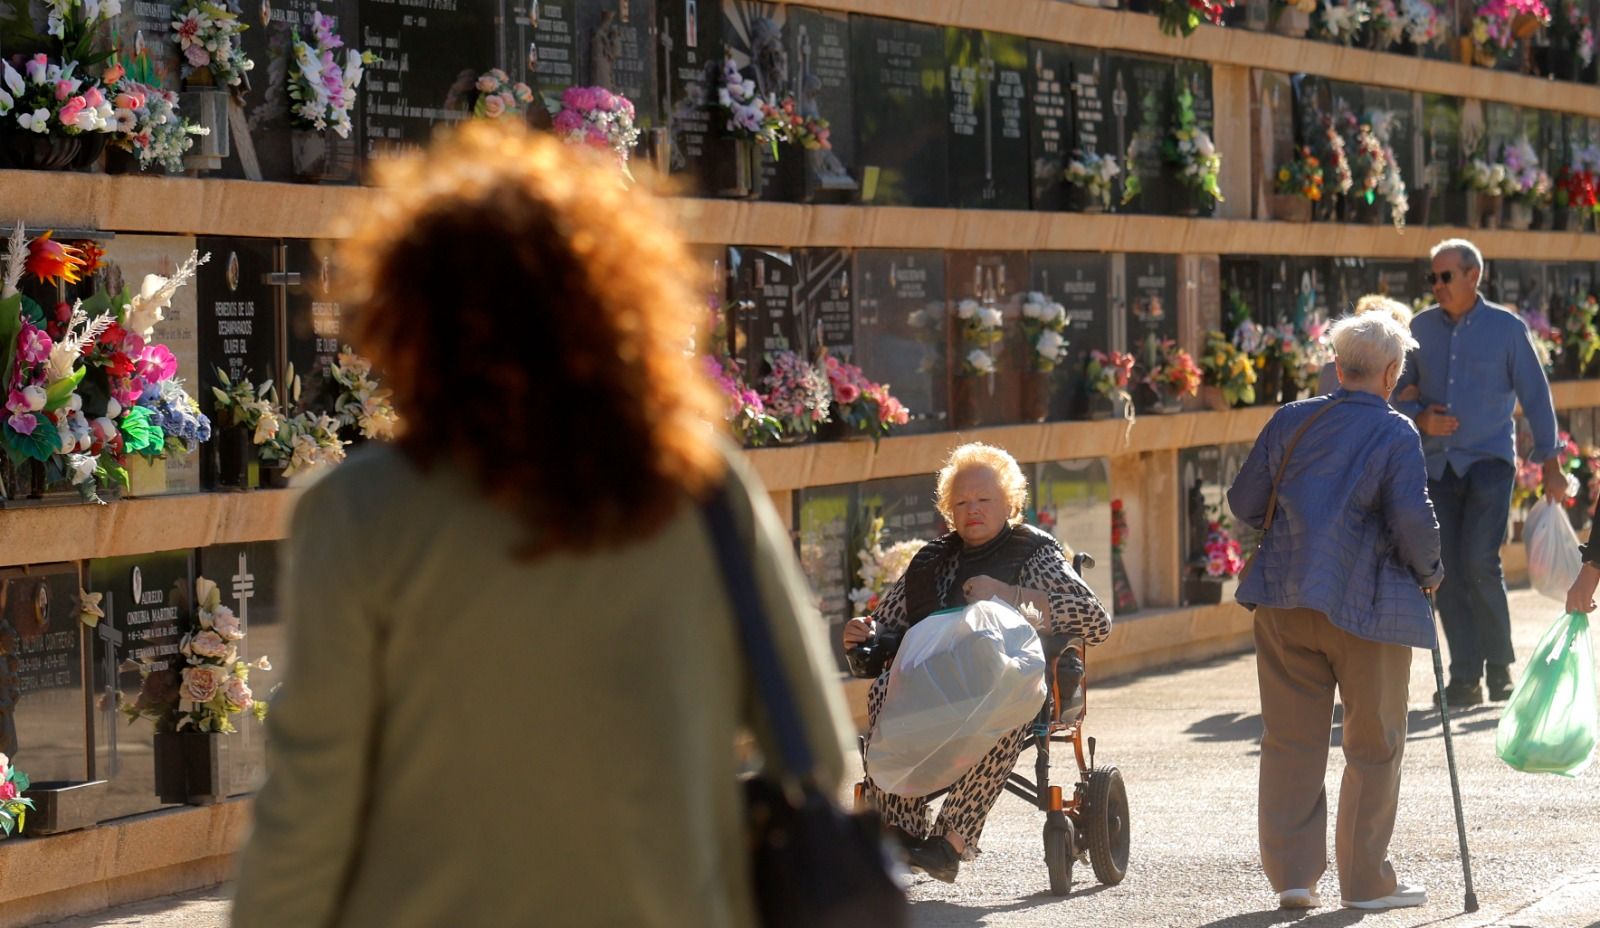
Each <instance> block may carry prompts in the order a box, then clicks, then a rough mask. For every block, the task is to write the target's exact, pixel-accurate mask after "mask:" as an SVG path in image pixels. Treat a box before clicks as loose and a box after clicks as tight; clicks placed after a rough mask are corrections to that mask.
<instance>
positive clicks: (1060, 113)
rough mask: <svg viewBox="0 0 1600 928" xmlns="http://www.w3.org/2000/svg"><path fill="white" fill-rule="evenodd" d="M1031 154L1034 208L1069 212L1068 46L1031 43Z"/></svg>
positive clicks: (1070, 129)
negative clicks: (1067, 174)
mask: <svg viewBox="0 0 1600 928" xmlns="http://www.w3.org/2000/svg"><path fill="white" fill-rule="evenodd" d="M1028 114H1029V118H1028V154H1029V161H1030V163H1031V164H1032V176H1033V208H1034V209H1041V210H1060V209H1066V208H1067V192H1068V190H1067V182H1066V178H1065V176H1064V172H1065V170H1066V166H1067V159H1068V158H1069V157H1071V155H1072V150H1073V143H1072V58H1071V56H1070V53H1069V51H1068V49H1067V47H1066V46H1065V45H1057V44H1055V43H1054V42H1041V41H1039V40H1037V39H1035V40H1032V41H1030V42H1029V43H1028Z"/></svg>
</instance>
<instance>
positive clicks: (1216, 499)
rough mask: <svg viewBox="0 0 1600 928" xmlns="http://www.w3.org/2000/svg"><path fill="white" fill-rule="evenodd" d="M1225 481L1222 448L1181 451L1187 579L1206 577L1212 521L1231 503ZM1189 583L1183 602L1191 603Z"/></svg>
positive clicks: (1180, 495) (1181, 512) (1180, 490)
mask: <svg viewBox="0 0 1600 928" xmlns="http://www.w3.org/2000/svg"><path fill="white" fill-rule="evenodd" d="M1226 492H1227V487H1226V486H1225V485H1224V484H1223V482H1222V448H1221V447H1220V446H1218V445H1204V446H1201V447H1199V448H1184V449H1182V450H1180V451H1179V452H1178V498H1179V501H1180V507H1179V510H1178V515H1179V518H1178V524H1179V531H1180V533H1181V536H1182V538H1183V548H1182V550H1183V579H1184V580H1191V579H1199V578H1203V577H1205V570H1206V537H1207V533H1208V529H1207V527H1208V525H1209V523H1210V521H1211V520H1212V519H1214V518H1216V516H1217V515H1218V514H1219V513H1220V512H1221V511H1222V507H1224V506H1226V505H1227V503H1226V501H1225V500H1224V499H1223V497H1224V495H1225V494H1226ZM1188 592H1189V588H1188V584H1184V595H1183V596H1182V601H1181V603H1180V605H1184V606H1187V605H1190V599H1189V596H1188Z"/></svg>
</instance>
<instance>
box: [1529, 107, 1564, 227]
mask: <svg viewBox="0 0 1600 928" xmlns="http://www.w3.org/2000/svg"><path fill="white" fill-rule="evenodd" d="M1538 112H1539V134H1538V136H1537V137H1535V138H1534V139H1532V140H1531V141H1532V142H1533V144H1534V147H1535V148H1536V149H1538V152H1539V166H1540V167H1541V168H1543V169H1544V171H1545V173H1547V174H1549V175H1550V179H1551V181H1552V182H1553V181H1554V180H1555V179H1556V177H1557V176H1558V175H1559V174H1560V172H1561V169H1562V168H1563V167H1565V166H1566V164H1567V160H1568V158H1567V153H1566V148H1567V144H1566V140H1567V121H1566V120H1567V117H1566V115H1565V114H1564V113H1556V112H1551V111H1550V110H1539V111H1538ZM1546 228H1548V226H1546Z"/></svg>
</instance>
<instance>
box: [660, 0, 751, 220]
mask: <svg viewBox="0 0 1600 928" xmlns="http://www.w3.org/2000/svg"><path fill="white" fill-rule="evenodd" d="M656 22H657V27H656V28H657V41H658V42H659V43H660V45H661V48H660V51H659V52H658V53H657V60H658V62H659V63H660V65H661V76H660V79H659V80H657V82H656V91H657V93H658V95H659V97H660V102H659V104H658V106H659V108H660V109H661V110H662V111H663V112H664V113H665V114H666V115H665V121H666V128H667V145H668V153H667V155H666V158H665V160H666V162H667V169H668V171H669V172H670V173H671V175H672V177H673V178H674V179H675V180H677V181H678V182H680V183H681V184H683V185H684V186H685V188H686V190H685V192H686V193H689V194H694V195H699V196H706V195H709V194H711V193H713V192H714V191H715V190H716V189H717V186H718V183H719V178H718V171H719V167H723V168H727V169H728V170H731V164H732V159H733V157H734V146H733V142H732V140H731V139H729V138H728V137H727V136H726V133H725V131H724V122H725V121H724V120H723V118H722V117H721V116H720V115H719V114H718V112H717V110H716V107H715V106H714V104H715V103H716V99H717V88H718V86H720V85H719V81H720V78H719V77H718V75H719V74H720V73H721V70H722V12H721V10H720V8H719V6H718V5H717V3H716V2H715V0H658V2H657V3H656Z"/></svg>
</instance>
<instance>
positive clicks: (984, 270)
mask: <svg viewBox="0 0 1600 928" xmlns="http://www.w3.org/2000/svg"><path fill="white" fill-rule="evenodd" d="M945 269H946V277H945V292H946V293H947V294H949V307H950V310H949V311H950V314H951V316H952V318H951V320H950V326H951V331H950V346H951V354H950V358H951V373H952V375H955V374H959V373H960V371H961V366H960V363H961V359H962V358H965V357H967V354H968V352H969V351H970V350H971V349H970V346H967V345H965V344H964V343H963V339H962V335H961V326H960V320H958V319H956V318H954V317H955V315H956V313H957V312H958V309H959V306H960V304H961V303H962V302H963V301H965V300H974V301H976V302H977V303H978V305H979V306H982V307H985V308H993V309H998V310H1000V313H1001V315H1002V316H1003V317H1004V320H1005V321H1004V323H1003V327H1002V332H1003V337H1002V339H1001V341H1000V343H999V344H997V345H996V346H994V348H993V349H990V351H991V353H992V354H994V355H995V370H996V373H995V374H994V375H993V376H991V377H980V378H977V379H978V381H979V383H978V385H977V391H978V394H979V397H980V398H979V400H978V408H979V410H980V411H981V415H982V420H981V424H983V425H1000V424H1003V423H1007V422H1018V421H1021V418H1022V375H1023V373H1024V372H1026V371H1027V369H1028V362H1029V356H1028V352H1029V350H1030V349H1029V346H1028V343H1027V339H1026V338H1025V337H1024V336H1023V333H1022V325H1021V321H1022V301H1023V298H1024V297H1026V296H1027V293H1028V279H1029V274H1028V258H1027V255H1025V254H1023V253H1022V252H1017V251H994V252H991V251H952V252H948V253H946V255H945ZM951 379H952V383H953V384H955V389H956V390H957V391H959V390H962V389H968V387H966V386H963V385H961V384H959V383H956V381H957V378H956V377H954V376H952V378H951ZM957 399H959V398H955V397H953V399H952V402H954V401H956V400H957ZM956 412H957V413H959V412H960V410H959V408H958V409H956ZM958 426H959V423H958Z"/></svg>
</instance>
